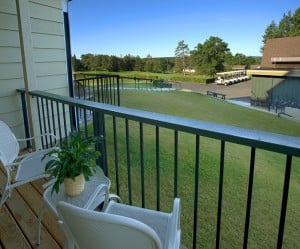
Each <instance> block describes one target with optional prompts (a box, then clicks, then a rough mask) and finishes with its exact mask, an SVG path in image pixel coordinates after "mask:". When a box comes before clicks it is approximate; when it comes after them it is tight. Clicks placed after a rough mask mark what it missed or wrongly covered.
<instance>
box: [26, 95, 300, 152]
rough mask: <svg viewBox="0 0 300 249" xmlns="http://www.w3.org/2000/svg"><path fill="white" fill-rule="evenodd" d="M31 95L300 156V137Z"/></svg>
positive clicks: (65, 98) (59, 96)
mask: <svg viewBox="0 0 300 249" xmlns="http://www.w3.org/2000/svg"><path fill="white" fill-rule="evenodd" d="M29 94H31V95H33V96H40V97H44V98H48V99H51V100H54V101H59V102H61V103H64V104H70V105H73V106H78V107H81V108H85V109H88V110H92V111H94V112H99V111H101V112H103V113H104V114H110V115H114V116H116V117H122V118H126V119H130V120H134V121H137V122H143V123H147V124H151V125H155V126H160V127H164V128H170V129H174V130H177V131H183V132H187V133H192V134H197V135H200V136H205V137H209V138H213V139H218V140H222V141H228V142H232V143H237V144H241V145H246V146H250V147H256V148H260V149H264V150H269V151H274V152H278V153H282V154H287V155H291V156H297V157H300V137H293V136H287V135H281V134H276V133H270V132H265V131H259V130H251V129H245V128H239V127H234V126H228V125H222V124H216V123H210V122H205V121H199V120H193V119H188V118H182V117H176V116H171V115H166V114H159V113H154V112H147V111H142V110H136V109H132V108H126V107H119V106H114V105H108V104H102V103H96V102H93V101H88V100H81V99H74V98H70V97H66V96H61V95H56V94H52V93H47V92H43V91H31V92H29Z"/></svg>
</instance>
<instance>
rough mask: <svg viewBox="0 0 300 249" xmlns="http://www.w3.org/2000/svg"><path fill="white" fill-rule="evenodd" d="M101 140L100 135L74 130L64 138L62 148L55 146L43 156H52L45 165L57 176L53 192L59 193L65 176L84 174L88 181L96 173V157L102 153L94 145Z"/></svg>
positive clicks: (72, 176) (73, 176) (52, 175)
mask: <svg viewBox="0 0 300 249" xmlns="http://www.w3.org/2000/svg"><path fill="white" fill-rule="evenodd" d="M100 141H101V138H99V137H87V136H86V135H85V134H84V133H83V132H80V131H79V132H73V133H70V135H69V137H67V138H66V139H64V141H63V142H62V146H61V147H60V148H55V149H53V150H51V151H49V152H48V153H46V154H45V155H44V156H43V158H42V160H44V159H45V158H47V157H50V158H52V159H51V160H49V161H48V162H47V164H46V166H45V171H46V172H48V173H50V177H53V178H55V182H54V185H53V188H52V191H51V193H53V192H54V191H55V192H56V193H58V191H59V187H60V185H61V184H62V183H63V182H64V179H65V178H72V179H73V180H74V179H75V177H76V176H78V175H80V174H83V175H84V178H85V180H86V181H88V180H89V179H90V177H91V176H93V174H95V173H96V167H97V165H96V159H97V158H98V157H99V156H100V155H101V154H100V152H99V151H97V150H95V146H94V145H95V144H96V143H99V142H100Z"/></svg>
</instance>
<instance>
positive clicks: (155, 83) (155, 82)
mask: <svg viewBox="0 0 300 249" xmlns="http://www.w3.org/2000/svg"><path fill="white" fill-rule="evenodd" d="M152 83H153V86H154V87H159V88H171V87H172V84H170V83H169V82H168V81H165V80H163V79H157V80H153V81H152Z"/></svg>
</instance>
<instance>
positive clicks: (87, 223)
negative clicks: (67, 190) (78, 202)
mask: <svg viewBox="0 0 300 249" xmlns="http://www.w3.org/2000/svg"><path fill="white" fill-rule="evenodd" d="M104 187H105V186H104ZM107 192H108V191H107ZM107 196H108V195H107ZM57 212H58V216H59V219H60V225H61V227H62V229H63V231H64V233H65V235H66V238H67V241H66V242H67V243H66V245H65V246H66V247H67V248H69V249H71V248H74V246H75V247H76V248H81V249H86V248H89V249H101V248H103V249H141V248H143V249H179V248H180V233H181V231H180V220H179V215H180V200H179V199H178V198H175V199H174V204H173V211H172V213H164V212H158V211H153V210H149V209H144V208H139V207H133V206H128V205H125V204H120V203H116V202H114V201H109V202H108V204H107V206H106V208H105V210H104V211H103V212H96V211H91V210H87V209H83V208H79V207H76V206H73V205H71V204H68V203H66V202H59V203H58V205H57Z"/></svg>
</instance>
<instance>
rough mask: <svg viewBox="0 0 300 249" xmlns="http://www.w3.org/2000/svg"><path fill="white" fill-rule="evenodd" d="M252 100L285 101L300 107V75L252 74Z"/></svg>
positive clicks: (264, 101) (258, 101) (262, 102)
mask: <svg viewBox="0 0 300 249" xmlns="http://www.w3.org/2000/svg"><path fill="white" fill-rule="evenodd" d="M251 100H252V102H254V103H258V104H264V103H266V102H267V101H269V102H272V103H273V104H276V103H284V104H285V105H286V106H290V107H295V108H300V77H299V76H298V77H289V76H286V77H267V76H255V75H253V76H252V90H251Z"/></svg>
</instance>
